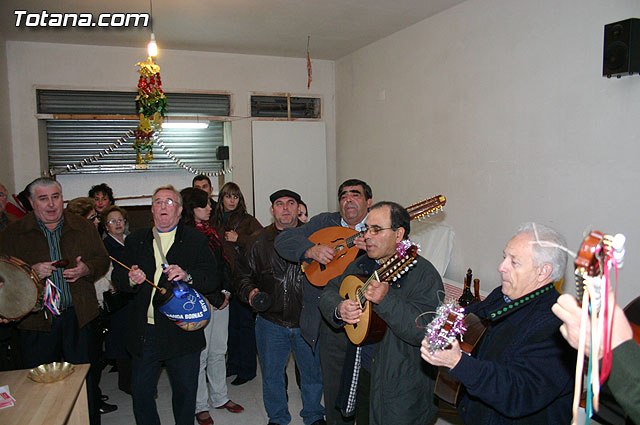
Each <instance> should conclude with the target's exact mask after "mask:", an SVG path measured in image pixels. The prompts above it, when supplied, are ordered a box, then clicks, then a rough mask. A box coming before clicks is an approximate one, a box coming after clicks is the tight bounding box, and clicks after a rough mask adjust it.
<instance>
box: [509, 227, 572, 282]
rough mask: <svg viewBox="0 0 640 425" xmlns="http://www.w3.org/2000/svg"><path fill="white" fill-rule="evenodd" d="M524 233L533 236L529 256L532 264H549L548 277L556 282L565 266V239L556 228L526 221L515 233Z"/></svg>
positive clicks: (562, 274)
mask: <svg viewBox="0 0 640 425" xmlns="http://www.w3.org/2000/svg"><path fill="white" fill-rule="evenodd" d="M520 233H525V234H528V235H530V236H531V238H533V243H532V246H531V256H532V257H533V265H534V266H535V267H540V266H542V265H543V264H544V263H549V264H551V268H552V270H551V274H550V275H549V278H550V279H551V281H552V282H557V281H559V280H560V279H562V278H563V277H564V272H565V269H566V268H567V251H566V247H567V241H566V240H565V238H564V236H562V235H561V234H560V233H558V232H557V231H556V230H554V229H552V228H551V227H549V226H545V225H544V224H539V223H534V222H528V223H523V224H521V225H520V227H519V228H518V231H517V233H516V234H520Z"/></svg>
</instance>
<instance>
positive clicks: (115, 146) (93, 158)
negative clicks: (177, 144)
mask: <svg viewBox="0 0 640 425" xmlns="http://www.w3.org/2000/svg"><path fill="white" fill-rule="evenodd" d="M134 134H135V131H134V130H129V131H128V132H127V134H125V135H124V136H122V137H121V138H119V139H118V140H116V141H115V142H114V143H112V144H111V145H109V146H108V147H106V148H105V149H103V150H102V151H101V152H100V153H98V154H96V155H93V156H89V157H86V158H85V159H83V160H82V161H79V162H76V163H74V164H67V165H65V169H66V170H67V171H74V170H79V169H81V168H84V167H85V166H87V165H91V164H93V163H94V162H98V161H99V160H101V159H102V158H104V157H105V156H107V155H109V154H110V153H112V152H113V151H115V150H116V149H118V148H119V147H121V146H122V145H123V144H124V143H125V142H126V141H127V140H129V139H130V138H131V136H133V135H134ZM152 139H153V140H154V141H155V142H156V143H157V144H158V146H160V147H161V148H162V151H163V152H164V153H165V155H167V156H168V157H169V158H170V159H171V160H172V161H173V162H175V163H176V164H178V165H179V166H180V167H182V168H184V169H185V170H187V171H189V172H190V173H192V174H204V175H205V176H208V177H218V176H221V175H223V174H228V173H231V171H233V167H229V168H227V169H224V168H223V169H222V170H220V171H216V172H210V171H202V170H199V169H197V168H193V167H189V166H188V165H186V164H185V163H184V162H183V161H182V160H181V159H179V158H176V156H175V155H174V154H173V152H171V151H170V150H169V149H168V148H167V147H166V145H165V144H164V143H163V142H162V141H161V140H160V138H159V135H158V134H154V135H153V136H152ZM56 174H59V173H58V172H56V170H54V169H53V168H50V169H49V175H50V176H54V175H56Z"/></svg>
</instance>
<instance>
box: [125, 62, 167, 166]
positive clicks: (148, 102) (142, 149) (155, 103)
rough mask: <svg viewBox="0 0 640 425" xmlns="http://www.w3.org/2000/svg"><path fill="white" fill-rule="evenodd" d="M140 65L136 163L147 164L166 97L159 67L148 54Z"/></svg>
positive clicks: (150, 158)
mask: <svg viewBox="0 0 640 425" xmlns="http://www.w3.org/2000/svg"><path fill="white" fill-rule="evenodd" d="M136 65H137V66H139V67H140V71H139V73H140V79H139V80H138V96H136V110H137V112H138V115H139V117H140V124H139V125H138V128H137V129H136V130H135V136H136V141H135V143H134V144H133V147H134V149H135V150H136V164H148V163H149V162H150V161H152V160H153V139H152V138H153V135H154V133H155V132H158V133H159V132H160V131H162V121H163V119H164V115H165V112H166V110H167V97H166V96H165V95H164V92H163V91H162V80H161V78H160V67H159V66H158V65H156V64H155V63H154V62H153V58H152V57H151V56H149V57H148V58H147V60H146V61H145V62H138V63H137V64H136Z"/></svg>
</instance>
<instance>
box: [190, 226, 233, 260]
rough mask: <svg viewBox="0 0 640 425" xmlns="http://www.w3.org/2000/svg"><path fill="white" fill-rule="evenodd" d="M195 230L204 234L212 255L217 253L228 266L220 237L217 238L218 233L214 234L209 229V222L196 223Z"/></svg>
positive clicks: (214, 230)
mask: <svg viewBox="0 0 640 425" xmlns="http://www.w3.org/2000/svg"><path fill="white" fill-rule="evenodd" d="M196 229H198V230H199V231H200V233H202V234H204V235H205V236H206V237H207V239H208V240H209V248H210V249H211V251H212V252H214V253H215V252H219V253H220V254H221V256H222V258H224V261H225V262H226V263H227V265H229V266H230V265H231V262H230V261H229V259H228V258H227V256H226V254H225V253H224V247H223V246H222V242H220V237H219V236H218V232H216V229H214V228H213V227H211V226H210V225H209V222H207V221H200V222H198V223H196Z"/></svg>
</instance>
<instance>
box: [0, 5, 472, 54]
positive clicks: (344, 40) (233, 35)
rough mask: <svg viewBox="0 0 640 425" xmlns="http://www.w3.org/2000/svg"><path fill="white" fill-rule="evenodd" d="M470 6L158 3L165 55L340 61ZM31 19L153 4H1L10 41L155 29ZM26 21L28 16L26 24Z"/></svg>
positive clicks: (110, 41) (130, 41)
mask: <svg viewBox="0 0 640 425" xmlns="http://www.w3.org/2000/svg"><path fill="white" fill-rule="evenodd" d="M463 1H464V0H178V1H176V0H153V30H154V32H155V35H156V39H157V41H158V45H159V47H160V49H162V48H166V49H180V50H197V51H212V52H227V53H244V54H254V55H268V56H286V57H304V56H305V55H306V48H307V36H308V35H309V36H311V41H310V54H311V58H312V59H328V60H336V59H339V58H341V57H343V56H345V55H348V54H349V53H352V52H354V51H356V50H358V49H360V48H361V47H363V46H366V45H368V44H370V43H372V42H374V41H377V40H379V39H381V38H384V37H386V36H388V35H390V34H393V33H394V32H396V31H399V30H401V29H403V28H406V27H408V26H410V25H412V24H415V23H417V22H420V21H422V20H424V19H426V18H428V17H430V16H433V15H435V14H437V13H439V12H441V11H443V10H446V9H448V8H450V7H453V6H455V5H456V4H459V3H462V2H463ZM16 10H26V11H27V13H36V14H41V12H42V11H43V10H46V12H47V13H49V14H51V13H92V14H93V15H94V19H96V20H97V17H98V16H99V15H100V14H101V13H147V12H149V0H109V1H96V0H64V1H53V0H1V1H0V32H1V33H2V35H3V37H4V39H5V40H23V41H41V42H56V43H68V44H95V45H108V46H144V45H145V44H146V43H147V41H148V40H149V34H150V31H151V30H150V28H144V27H137V28H131V27H129V28H100V27H90V28H60V27H56V28H51V27H26V26H24V25H21V26H20V27H16V18H17V15H16V14H15V11H16ZM24 19H25V18H23V20H24Z"/></svg>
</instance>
